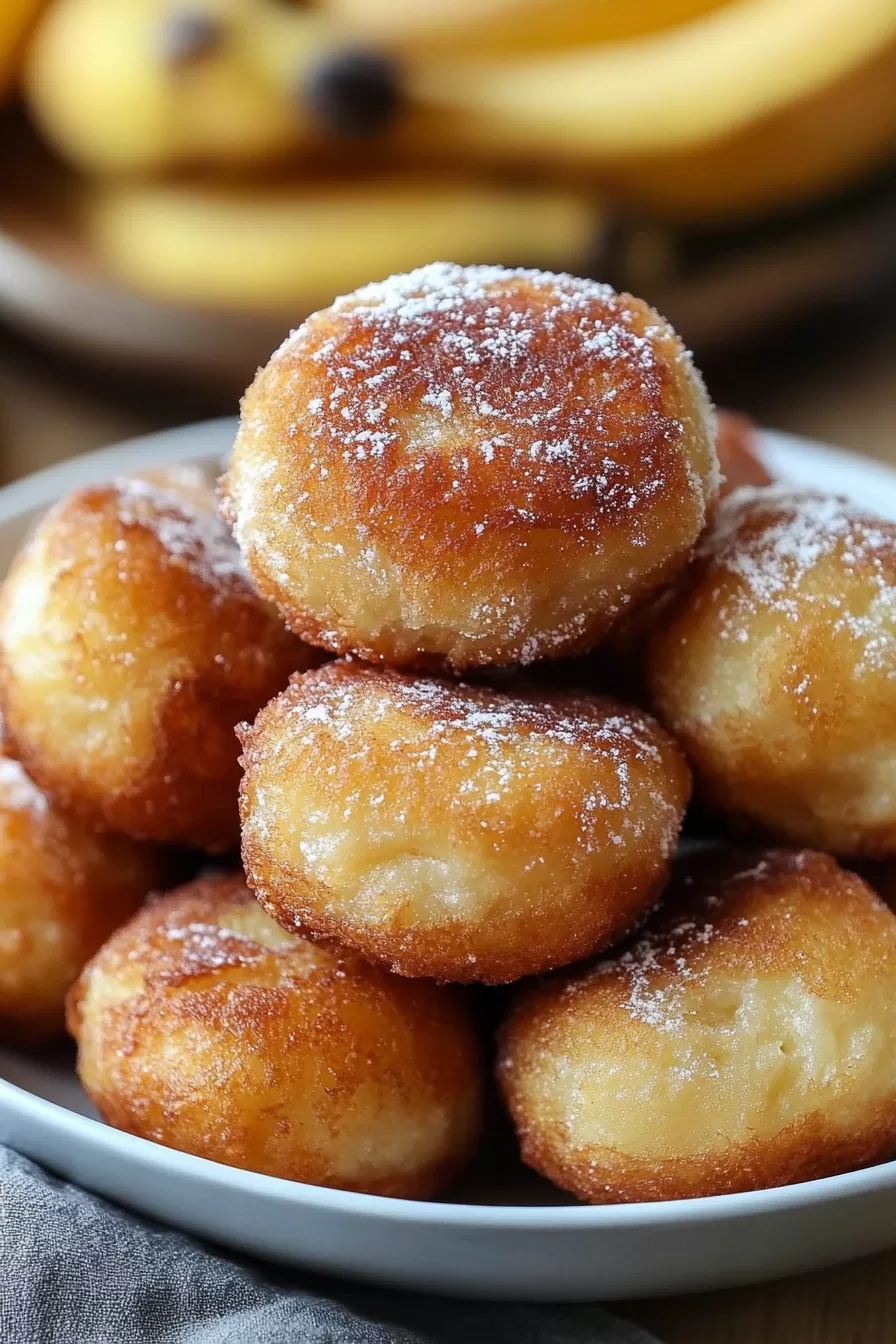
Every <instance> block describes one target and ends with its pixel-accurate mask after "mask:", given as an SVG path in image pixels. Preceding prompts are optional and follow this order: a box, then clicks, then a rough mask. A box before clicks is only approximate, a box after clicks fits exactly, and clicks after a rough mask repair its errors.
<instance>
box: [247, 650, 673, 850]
mask: <svg viewBox="0 0 896 1344" xmlns="http://www.w3.org/2000/svg"><path fill="white" fill-rule="evenodd" d="M285 699H286V702H287V705H288V709H287V725H288V732H287V733H286V734H285V735H284V734H280V735H278V736H276V737H274V738H272V739H271V740H270V741H268V740H267V737H266V738H265V744H264V750H265V753H266V754H269V753H270V752H271V751H272V752H273V753H274V756H275V758H276V755H277V753H278V752H281V751H289V752H290V754H292V753H293V751H294V750H295V747H296V746H299V747H301V748H302V750H303V753H304V752H307V754H308V758H309V759H311V760H318V759H319V760H321V761H326V762H328V763H329V764H327V765H326V766H324V767H322V768H324V769H328V770H331V769H332V770H335V769H336V768H337V767H336V766H335V765H334V764H333V761H334V750H333V745H332V743H339V744H342V745H341V747H340V750H339V752H338V756H337V757H336V759H339V760H340V761H342V762H343V766H341V767H339V768H340V769H342V768H344V767H347V762H348V761H357V762H358V763H359V764H362V765H364V764H365V762H367V761H368V759H369V757H370V753H371V741H372V740H373V739H374V738H376V740H377V741H378V742H380V738H381V736H382V733H381V731H380V729H379V727H378V726H379V725H383V726H384V728H385V731H386V732H387V733H388V734H390V735H391V740H389V742H388V747H387V748H386V751H387V756H388V753H390V752H391V753H393V754H394V757H395V760H396V766H397V767H398V768H399V770H400V772H401V773H402V774H404V773H405V772H406V771H407V769H408V768H409V767H410V768H414V767H416V769H417V770H419V771H420V774H421V782H420V787H421V788H423V789H425V788H426V787H427V786H428V782H429V781H431V779H432V778H434V777H438V778H440V779H442V778H443V777H444V779H451V780H452V781H455V782H454V785H453V787H454V788H455V789H456V793H455V795H454V796H453V797H451V798H447V799H446V798H441V799H440V805H445V806H447V807H448V808H449V810H461V811H466V810H468V809H469V808H470V807H473V808H475V809H483V811H482V816H483V820H482V822H481V823H480V824H483V825H489V824H490V823H489V822H488V816H489V814H490V809H492V808H494V809H496V810H495V812H494V816H495V818H496V819H498V820H499V819H500V816H501V813H500V808H501V806H502V804H504V805H506V801H507V800H508V799H513V798H514V797H515V796H516V793H517V791H518V789H519V782H520V779H521V778H527V779H530V780H531V788H532V790H533V792H534V793H535V794H540V793H541V791H542V789H543V788H544V787H545V781H550V780H551V778H552V777H553V776H556V777H557V778H558V779H562V778H563V777H565V776H566V775H567V772H568V771H569V770H570V760H571V754H572V759H573V761H574V762H575V763H576V764H575V766H574V768H575V769H576V770H577V771H578V776H577V778H578V781H579V782H578V784H576V785H575V786H574V789H575V790H581V793H576V799H577V801H576V803H575V806H576V807H577V809H578V828H579V844H580V846H581V847H582V848H583V849H584V850H586V851H588V852H590V851H591V849H592V848H593V847H594V846H596V845H598V844H605V843H606V842H607V840H609V842H610V843H612V844H615V845H624V844H627V843H629V841H630V840H631V839H632V838H633V837H634V836H636V835H637V834H638V833H639V827H640V826H641V825H642V822H643V820H644V818H645V817H650V818H651V823H650V824H651V826H653V825H654V824H655V823H654V819H655V818H660V819H661V820H660V822H659V826H658V830H659V832H660V833H661V838H660V842H659V843H660V848H661V850H662V856H663V858H664V859H666V858H669V857H670V856H671V854H672V852H673V850H674V847H675V844H676V841H677V837H678V830H679V825H680V816H679V812H678V808H677V807H676V806H675V804H674V802H673V801H672V799H671V797H670V796H669V793H668V790H667V788H665V787H662V784H665V778H666V769H667V766H666V762H665V758H664V755H663V752H662V750H661V747H660V736H659V731H658V729H657V727H656V725H655V724H653V723H652V722H651V721H650V720H649V719H648V718H647V716H646V715H642V714H641V713H639V712H638V711H636V710H629V709H623V708H622V707H621V706H617V705H615V704H614V703H613V702H610V701H604V700H600V699H598V698H595V697H589V696H575V695H568V696H562V697H560V696H539V695H538V694H531V695H522V694H514V693H503V694H501V693H497V692H494V691H491V690H487V689H485V688H483V687H477V686H470V685H466V684H464V683H452V682H446V681H441V680H435V679H426V678H414V677H410V676H402V675H400V674H392V673H388V674H383V673H373V672H362V673H360V674H357V673H356V674H354V675H345V674H344V673H343V671H342V669H341V668H340V667H339V665H336V666H334V667H331V668H329V669H325V670H324V671H323V672H322V673H319V674H314V675H313V676H312V677H308V678H303V679H300V680H299V681H298V682H297V683H296V684H295V685H294V686H293V687H292V688H291V689H290V690H289V691H288V692H287V693H286V696H285ZM321 733H324V734H326V736H327V737H328V738H330V739H331V744H330V745H327V746H324V745H323V744H322V739H321V736H320V734H321ZM382 750H383V746H382V743H381V742H380V745H378V747H377V753H378V755H377V759H378V760H381V753H382ZM443 755H444V756H446V758H447V761H448V762H449V766H448V768H447V769H446V770H445V771H444V772H440V771H439V764H440V757H442V756H443ZM293 759H294V758H293ZM588 762H590V763H591V765H592V767H593V769H591V770H590V771H589V770H588V769H587V764H585V769H584V770H583V769H582V766H583V763H588ZM312 768H313V767H312ZM434 772H439V773H438V775H437V776H435V775H434ZM589 774H590V777H591V780H590V784H588V783H587V780H588V776H589ZM368 775H369V778H368ZM358 777H359V778H360V779H362V780H363V781H364V783H363V786H362V787H360V788H358V789H355V790H354V791H352V792H347V793H346V794H345V798H344V804H345V806H344V811H343V814H342V819H343V821H348V820H350V819H351V818H352V817H353V816H354V815H355V814H356V813H358V814H359V815H361V816H363V815H365V814H368V813H369V810H370V809H375V808H378V807H380V806H381V805H382V804H383V802H384V799H385V794H384V791H383V779H384V777H383V775H382V773H381V772H379V773H377V772H376V771H364V770H362V771H360V772H358ZM583 781H586V782H584V783H583ZM661 782H662V783H661ZM550 787H551V788H553V786H552V785H551V786H550ZM554 792H555V793H556V790H555V791H554ZM552 796H553V794H552ZM648 799H649V801H648ZM256 804H257V806H256V808H255V815H256V817H259V816H261V815H262V814H263V813H264V812H265V807H264V805H263V802H262V800H259V799H258V798H256ZM552 805H553V804H552ZM651 843H654V840H653V839H651ZM303 852H304V849H303ZM306 857H307V856H306Z"/></svg>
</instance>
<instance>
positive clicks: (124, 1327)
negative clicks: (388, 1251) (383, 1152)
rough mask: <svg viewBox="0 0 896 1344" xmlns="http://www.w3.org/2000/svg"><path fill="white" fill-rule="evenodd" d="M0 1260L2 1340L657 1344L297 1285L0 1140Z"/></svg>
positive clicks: (603, 1325)
mask: <svg viewBox="0 0 896 1344" xmlns="http://www.w3.org/2000/svg"><path fill="white" fill-rule="evenodd" d="M0 1267H2V1268H0V1341H2V1344H479V1342H480V1341H482V1344H657V1341H655V1340H652V1338H651V1337H650V1336H648V1335H646V1334H645V1333H644V1331H643V1330H639V1329H638V1328H637V1327H635V1326H632V1325H629V1324H627V1323H626V1322H624V1321H620V1320H617V1319H616V1318H615V1317H613V1316H609V1315H608V1314H607V1313H606V1312H605V1311H602V1310H601V1309H600V1308H599V1307H528V1306H527V1307H519V1306H507V1305H501V1304H485V1303H463V1302H449V1301H446V1300H445V1299H442V1298H428V1297H413V1296H411V1295H409V1294H404V1293H385V1292H379V1291H377V1292H373V1291H367V1292H362V1291H355V1290H352V1289H348V1288H345V1287H344V1286H342V1285H334V1284H326V1285H324V1284H322V1283H321V1282H316V1283H312V1282H311V1281H310V1279H307V1278H305V1277H304V1276H302V1278H301V1284H302V1286H301V1287H299V1286H297V1281H298V1280H297V1276H295V1275H292V1274H289V1275H287V1274H278V1273H277V1272H276V1271H271V1270H264V1269H262V1268H261V1267H260V1266H258V1265H252V1264H251V1263H249V1262H248V1261H245V1260H239V1259H229V1258H227V1257H225V1256H223V1255H219V1254H216V1253H214V1252H213V1251H210V1250H208V1249H207V1248H206V1247H205V1246H203V1245H202V1244H201V1243H200V1242H198V1241H195V1240H193V1238H191V1237H187V1236H184V1235H182V1234H181V1233H180V1232H171V1231H168V1230H166V1229H165V1228H163V1227H160V1226H158V1225H156V1224H153V1223H151V1222H149V1221H147V1220H144V1219H140V1218H136V1217H134V1216H133V1215H132V1214H129V1213H125V1212H124V1210H122V1209H119V1208H116V1207H115V1205H113V1204H109V1203H107V1202H106V1200H103V1199H98V1198H97V1197H96V1196H95V1195H89V1194H88V1193H87V1192H86V1191H85V1190H80V1189H79V1188H78V1187H77V1186H74V1185H69V1184H68V1183H67V1182H65V1181H60V1180H57V1179H56V1177H54V1176H51V1175H49V1173H48V1172H46V1171H43V1170H42V1169H41V1168H40V1167H37V1166H35V1164H34V1163H33V1162H29V1161H28V1160H27V1158H24V1157H20V1156H19V1155H18V1154H17V1153H13V1152H12V1151H10V1149H8V1148H3V1147H2V1146H0Z"/></svg>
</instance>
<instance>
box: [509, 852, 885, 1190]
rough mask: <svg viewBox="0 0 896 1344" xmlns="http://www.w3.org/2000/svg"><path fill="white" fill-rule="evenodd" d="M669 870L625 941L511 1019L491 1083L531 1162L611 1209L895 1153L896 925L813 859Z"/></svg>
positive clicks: (866, 893) (703, 858)
mask: <svg viewBox="0 0 896 1344" xmlns="http://www.w3.org/2000/svg"><path fill="white" fill-rule="evenodd" d="M677 869H678V871H677V874H676V878H675V880H674V881H673V884H672V889H671V891H670V894H669V899H668V902H667V904H665V905H664V907H663V908H662V909H661V910H660V912H659V914H658V915H657V916H656V917H655V919H654V920H653V921H651V923H650V924H648V925H647V928H646V930H645V931H644V932H643V933H642V935H640V936H639V937H638V939H637V940H636V941H635V942H634V943H633V944H632V945H631V946H630V947H629V948H627V949H626V950H625V951H624V952H622V953H621V954H617V955H615V956H613V957H610V958H607V959H606V960H603V961H599V962H597V963H596V964H595V965H593V966H592V967H590V968H589V969H587V970H584V971H576V972H574V973H573V974H571V975H566V976H562V977H555V978H554V980H553V981H552V982H550V983H546V984H544V985H541V986H539V987H536V988H535V989H534V990H531V991H529V992H524V993H523V995H522V996H521V998H520V999H519V1001H518V1003H517V1005H516V1007H515V1009H514V1010H513V1011H512V1013H511V1016H510V1019H509V1021H508V1022H507V1024H506V1026H505V1028H504V1031H503V1037H502V1042H501V1047H500V1063H499V1077H500V1082H501V1086H502V1089H503V1092H504V1096H505V1098H506V1100H507V1103H508V1105H509V1107H510V1110H511V1112H512V1114H513V1118H514V1121H515V1124H516V1127H517V1131H518V1134H519V1138H520V1144H521V1147H522V1153H523V1157H524V1159H525V1160H526V1162H528V1163H529V1165H530V1166H533V1167H535V1168H536V1169H537V1170H538V1171H540V1172H542V1173H543V1174H545V1175H547V1176H549V1177H550V1178H551V1180H553V1181H555V1182H556V1183H557V1184H558V1185H561V1186H563V1187H564V1188H565V1189H567V1190H571V1191H572V1192H573V1193H574V1194H576V1195H578V1196H579V1197H580V1198H582V1199H586V1200H589V1201H591V1202H593V1203H597V1204H604V1203H617V1202H627V1201H637V1200H663V1199H682V1198H690V1197H693V1196H698V1195H713V1194H723V1193H727V1192H731V1191H738V1190H755V1189H761V1188H764V1187H767V1186H775V1185H786V1184H789V1183H792V1182H796V1181H806V1180H811V1179H813V1178H815V1177H819V1176H828V1175H832V1174H834V1173H836V1172H840V1171H848V1170H851V1169H853V1168H855V1167H860V1166H863V1165H865V1164H868V1163H872V1162H876V1161H879V1160H882V1159H883V1158H886V1157H888V1156H889V1155H890V1154H892V1152H893V1151H894V1150H896V1056H894V1052H893V1039H894V1033H896V917H894V915H893V914H892V912H891V911H890V910H888V909H887V907H886V906H885V905H884V904H883V902H881V901H880V900H879V899H878V898H877V897H876V896H875V895H874V894H873V893H872V892H871V890H870V889H869V888H868V887H867V886H865V884H864V883H863V882H862V881H861V880H860V879H859V878H858V877H856V876H854V875H853V874H851V873H846V872H844V871H843V870H842V869H840V868H838V866H837V864H836V863H835V862H834V860H833V859H831V858H829V857H828V856H827V855H822V854H815V853H811V852H809V851H787V850H768V851H764V852H756V853H747V854H744V853H740V854H739V853H736V852H735V853H732V852H723V851H717V852H714V853H710V854H704V855H700V856H697V857H694V858H691V859H689V860H684V861H681V862H680V863H679V864H678V865H677Z"/></svg>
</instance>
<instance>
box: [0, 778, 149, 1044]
mask: <svg viewBox="0 0 896 1344" xmlns="http://www.w3.org/2000/svg"><path fill="white" fill-rule="evenodd" d="M164 874H165V864H164V863H163V861H162V858H161V856H160V854H159V852H158V850H156V849H155V848H154V847H153V846H151V845H145V844H141V843H140V842H139V841H136V840H129V839H127V838H126V837H124V836H118V835H97V834H95V833H94V832H92V831H90V830H87V829H85V827H84V825H83V824H82V823H81V822H80V821H79V820H77V819H75V818H73V817H70V816H68V815H67V814H66V813H64V812H62V811H61V810H60V809H59V808H58V807H57V806H56V805H55V804H54V803H52V802H51V801H50V800H49V798H47V796H46V794H44V793H42V792H41V790H40V789H38V788H37V787H36V786H35V785H34V784H33V783H32V781H31V780H30V779H29V778H28V776H27V775H26V774H25V771H24V770H23V769H22V767H21V765H19V763H18V762H17V761H13V760H11V759H10V758H9V757H8V756H7V755H6V754H5V753H4V754H3V755H2V756H0V1040H2V1041H4V1042H13V1043H16V1044H21V1043H27V1044H35V1043H40V1042H43V1041H46V1040H49V1039H51V1038H52V1037H54V1036H58V1035H61V1034H62V1030H63V1016H64V1013H63V1003H64V999H65V995H66V992H67V990H68V989H69V987H70V986H71V984H72V983H73V981H74V980H75V979H76V977H77V976H78V974H79V972H80V970H81V968H82V966H83V965H84V963H85V962H86V961H87V959H88V958H89V957H92V956H93V954H94V952H95V951H96V950H97V948H98V947H99V946H100V944H101V943H102V942H103V941H104V940H105V939H106V938H108V936H109V934H110V933H111V932H112V930H113V929H115V928H117V927H118V925H119V924H122V923H123V922H124V920H126V919H127V918H128V916H129V915H131V914H133V912H134V911H135V910H136V908H137V906H138V905H139V904H140V902H141V901H142V900H143V898H144V897H145V895H146V893H147V892H148V891H149V890H150V889H151V888H152V887H154V886H155V885H156V884H157V883H159V882H160V881H161V880H162V879H163V877H164Z"/></svg>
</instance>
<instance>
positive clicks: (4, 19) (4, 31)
mask: <svg viewBox="0 0 896 1344" xmlns="http://www.w3.org/2000/svg"><path fill="white" fill-rule="evenodd" d="M45 3H46V0H2V3H0V100H2V99H3V98H5V97H6V96H7V95H8V94H9V93H10V92H11V91H12V89H13V87H14V85H15V83H16V81H17V79H18V75H19V67H20V62H21V58H22V51H23V49H24V46H25V41H26V39H27V37H28V33H29V31H30V29H31V25H32V24H33V23H34V22H35V20H36V19H37V16H38V14H39V13H40V10H41V9H42V8H43V6H44V4H45Z"/></svg>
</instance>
